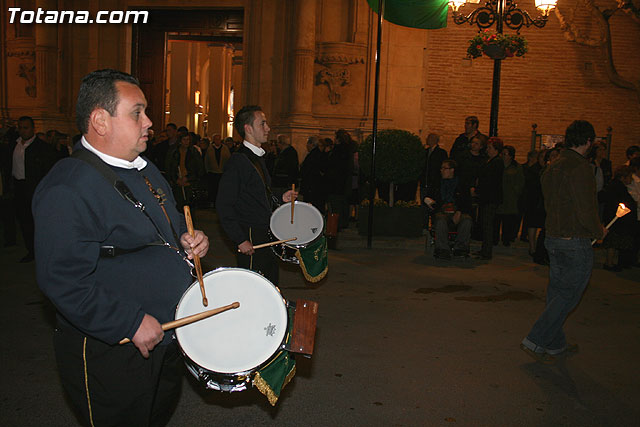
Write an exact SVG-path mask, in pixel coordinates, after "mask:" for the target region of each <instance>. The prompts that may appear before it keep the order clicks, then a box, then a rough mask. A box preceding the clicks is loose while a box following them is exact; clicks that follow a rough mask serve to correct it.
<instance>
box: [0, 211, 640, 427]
mask: <svg viewBox="0 0 640 427" xmlns="http://www.w3.org/2000/svg"><path fill="white" fill-rule="evenodd" d="M193 220H194V224H195V226H196V228H201V229H203V230H205V232H207V234H208V235H209V236H210V239H211V249H210V251H209V254H208V255H207V256H206V257H205V258H204V259H203V264H204V265H205V271H208V270H211V269H213V268H216V267H220V266H234V265H235V261H234V254H233V249H232V248H231V247H230V245H229V244H228V243H225V242H224V240H223V239H222V237H221V233H220V229H219V225H218V223H217V220H216V216H215V214H213V213H212V212H211V211H202V210H197V211H195V212H194V219H193ZM474 246H479V244H478V243H477V242H476V243H474ZM472 249H476V248H475V247H474V248H472ZM23 255H24V248H22V247H10V248H2V249H0V271H2V273H1V274H2V280H1V282H0V307H1V310H0V319H1V320H2V325H3V330H4V333H3V336H4V339H2V341H1V342H0V355H1V358H0V363H1V364H2V365H1V366H2V368H3V375H2V381H1V385H0V393H1V398H0V424H1V425H3V426H75V425H78V421H77V420H76V417H75V415H74V413H73V411H72V409H71V408H70V406H69V404H68V402H67V401H66V398H65V396H64V393H63V391H62V387H61V385H60V381H59V378H58V374H57V371H56V367H55V359H54V356H53V346H52V329H53V322H54V310H53V308H52V306H51V304H50V303H49V302H48V300H47V299H46V298H45V297H44V296H43V295H42V293H41V292H40V291H39V289H38V287H37V285H36V281H35V272H34V268H35V264H34V263H30V264H20V263H18V260H20V258H21V257H22V256H23ZM602 256H603V254H602V253H601V251H596V265H595V268H594V270H593V275H592V279H591V283H590V285H589V287H588V288H587V291H586V292H585V294H584V296H583V299H582V301H581V303H580V305H579V306H578V307H577V309H576V310H575V311H574V312H573V313H572V314H571V316H570V317H569V319H568V320H567V322H566V324H565V331H566V333H567V335H568V337H569V339H570V340H571V341H572V342H576V343H578V344H579V345H580V352H579V353H578V354H576V355H573V356H570V357H569V356H567V357H559V358H558V359H557V361H556V363H555V364H554V365H543V364H540V363H537V362H535V361H534V360H533V359H531V358H530V357H529V356H528V355H527V354H525V353H524V352H523V351H522V350H520V348H519V344H520V341H521V340H522V338H523V337H524V336H525V335H526V333H527V332H528V331H529V329H530V328H531V325H532V324H533V322H534V321H535V320H536V318H537V316H538V315H539V314H540V312H541V311H542V309H543V308H544V299H545V288H546V278H547V274H548V267H545V266H541V265H537V264H534V263H532V262H531V260H530V258H529V257H528V255H527V248H526V246H525V244H524V243H521V242H517V243H516V244H515V245H513V246H511V247H508V248H505V247H502V246H499V247H496V248H495V250H494V258H493V260H491V261H476V260H472V259H466V260H462V261H442V260H436V259H434V258H433V256H432V250H431V249H429V251H428V252H427V253H425V238H424V237H421V238H413V239H408V238H390V237H387V238H382V237H380V238H378V237H374V239H373V245H372V249H367V248H366V236H359V235H358V234H357V231H356V229H355V225H352V226H351V227H350V228H348V229H346V230H344V231H342V232H340V234H339V238H338V249H337V250H332V251H330V253H329V274H328V276H327V278H325V279H324V280H322V281H321V282H320V283H318V284H309V283H307V282H305V281H304V278H303V276H302V274H301V272H300V270H299V268H298V267H297V266H294V265H289V264H286V265H285V264H282V265H281V283H280V284H279V287H280V290H281V292H282V294H283V296H284V297H285V298H287V299H291V300H295V299H296V298H305V299H310V300H314V301H317V302H318V303H319V319H318V329H317V333H316V342H315V352H314V354H313V356H312V357H311V358H304V357H298V358H297V373H296V376H295V377H294V379H293V380H292V382H291V383H290V384H289V385H288V386H287V387H286V388H285V389H284V390H283V393H282V395H281V398H280V400H279V401H278V403H277V404H276V406H275V407H272V406H271V405H270V404H269V403H268V401H267V399H266V398H265V397H264V396H263V395H262V394H260V393H259V392H258V391H257V390H255V389H250V390H247V391H244V392H240V393H231V394H229V393H220V392H215V391H210V390H205V389H204V388H203V386H202V385H201V384H199V383H198V382H197V381H196V380H195V379H194V378H192V377H191V375H190V374H188V373H187V372H186V370H185V376H184V384H183V391H182V395H181V398H180V401H179V402H178V406H177V409H176V412H175V413H174V416H173V418H172V419H171V422H170V424H169V426H173V427H177V426H205V425H206V426H208V425H218V426H239V425H240V426H244V425H251V426H263V425H269V426H271V425H274V426H301V425H304V426H343V425H344V426H347V425H356V426H454V425H458V426H550V425H553V426H556V425H558V426H609V425H615V426H637V425H638V420H640V386H639V384H640V367H639V366H640V365H639V364H638V360H639V359H640V339H639V337H640V310H639V303H640V269H637V268H636V269H631V270H625V271H623V272H620V273H614V272H609V271H605V270H603V269H602Z"/></svg>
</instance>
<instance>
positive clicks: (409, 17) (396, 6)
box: [367, 0, 449, 30]
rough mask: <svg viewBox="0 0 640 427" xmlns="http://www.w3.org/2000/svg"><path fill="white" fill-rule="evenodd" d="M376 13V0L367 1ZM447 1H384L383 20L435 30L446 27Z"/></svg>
mask: <svg viewBox="0 0 640 427" xmlns="http://www.w3.org/2000/svg"><path fill="white" fill-rule="evenodd" d="M367 2H368V3H369V6H370V7H371V9H373V11H374V12H378V0H367ZM448 5H449V1H448V0H384V4H383V10H384V13H383V18H384V19H386V20H387V21H389V22H392V23H394V24H396V25H402V26H403V27H411V28H423V29H425V30H435V29H438V28H445V27H446V26H447V8H448Z"/></svg>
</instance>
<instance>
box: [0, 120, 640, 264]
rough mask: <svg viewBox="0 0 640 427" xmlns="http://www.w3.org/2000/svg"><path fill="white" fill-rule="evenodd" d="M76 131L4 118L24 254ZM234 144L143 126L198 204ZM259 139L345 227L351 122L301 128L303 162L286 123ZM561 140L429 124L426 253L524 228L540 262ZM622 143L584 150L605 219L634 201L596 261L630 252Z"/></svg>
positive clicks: (4, 204) (182, 190)
mask: <svg viewBox="0 0 640 427" xmlns="http://www.w3.org/2000/svg"><path fill="white" fill-rule="evenodd" d="M79 139H80V135H77V136H75V137H73V138H70V137H69V136H68V135H65V134H63V133H61V132H58V131H57V130H49V131H47V132H46V133H36V132H35V126H34V124H33V120H32V119H31V118H30V117H27V116H25V117H22V118H20V119H19V120H18V126H17V127H9V128H5V129H4V132H3V134H2V141H3V143H2V144H1V145H0V150H1V158H2V162H1V166H2V184H3V187H2V188H4V191H3V195H2V198H1V199H0V200H1V203H0V208H1V210H2V219H3V224H4V227H3V228H4V242H5V245H13V244H15V241H16V237H15V236H16V229H15V226H12V224H14V223H15V219H17V220H18V224H19V225H20V228H21V230H22V232H23V234H24V236H25V245H26V247H27V254H26V255H25V257H24V258H23V261H24V262H28V261H31V260H32V259H33V245H32V243H31V242H32V240H33V237H32V234H33V231H32V229H33V225H32V223H33V220H32V219H31V214H30V209H28V206H29V204H30V199H31V197H32V195H33V194H32V193H33V191H34V190H35V187H36V185H37V184H38V182H39V181H40V180H41V179H42V177H44V175H45V174H46V173H47V171H48V170H49V169H50V168H51V166H52V165H53V164H54V163H55V162H56V161H57V160H60V159H62V158H65V157H68V156H69V155H71V152H72V149H73V146H74V145H75V144H77V143H78V141H79ZM18 142H19V143H18ZM34 142H35V143H34ZM29 146H31V148H28V147H29ZM241 146H242V144H241V142H240V141H239V140H238V139H234V138H232V137H227V138H224V139H223V138H222V137H221V135H219V134H214V135H213V136H212V137H211V139H209V138H207V137H201V136H200V135H198V134H197V133H194V132H191V131H189V129H188V128H186V127H185V126H181V127H178V126H176V125H175V124H174V123H169V124H168V125H167V126H166V127H165V129H164V130H162V131H160V132H157V133H155V134H154V133H153V131H152V130H150V131H149V141H148V145H147V149H146V151H145V152H144V153H143V155H144V156H145V157H146V158H148V159H149V160H150V161H152V162H153V163H154V164H155V165H156V166H157V167H158V169H159V170H160V171H161V172H162V174H163V175H164V176H165V178H166V179H167V181H168V182H169V183H170V185H171V190H172V193H173V196H174V198H175V200H176V202H177V207H178V209H182V207H183V206H184V205H194V204H195V205H196V206H198V207H215V202H216V198H217V194H218V189H219V185H220V180H221V178H222V175H223V172H224V169H225V164H226V163H227V162H228V160H229V159H230V158H231V154H232V153H234V152H237V151H238V150H240V148H241ZM16 147H17V148H21V149H24V150H25V151H24V153H26V159H27V161H26V163H27V164H29V166H27V168H26V176H27V178H18V177H21V176H23V175H22V174H21V172H20V171H21V168H20V167H19V162H17V163H16V166H15V167H16V168H17V170H14V154H16V153H17V152H18V151H20V150H17V149H16ZM262 147H263V149H264V150H265V156H264V158H265V164H266V168H267V170H268V172H269V174H270V176H271V177H272V179H273V182H272V187H273V190H274V191H275V192H280V193H282V192H283V191H284V190H285V189H290V188H291V186H292V185H294V186H295V188H296V189H298V190H299V191H300V193H301V195H302V199H303V200H305V201H307V202H309V203H311V204H313V206H315V207H316V208H317V209H318V210H319V211H320V212H321V213H322V214H323V215H326V214H337V217H338V228H339V229H343V228H345V227H348V225H349V221H350V220H351V221H353V220H355V219H356V217H357V212H358V206H359V204H360V202H361V201H362V199H363V198H366V197H368V191H367V195H364V196H363V193H364V191H361V190H362V189H363V187H364V186H365V182H364V180H363V178H362V177H361V176H360V175H359V165H358V142H357V141H356V140H354V139H353V138H352V137H351V135H350V134H349V132H347V131H346V130H344V129H340V130H338V131H336V133H335V138H326V137H325V138H322V137H319V136H311V137H309V138H308V139H307V142H306V153H305V154H304V156H302V158H303V160H302V162H299V158H301V156H300V155H299V153H298V152H297V150H296V148H294V147H293V145H292V144H291V139H290V136H288V135H283V134H282V135H277V136H276V137H275V138H274V139H271V140H268V141H266V142H265V143H264V144H263V145H262ZM562 149H563V147H562V145H556V146H554V147H550V148H542V149H541V150H533V151H530V152H529V153H527V157H526V161H525V162H523V163H522V164H520V163H519V162H518V161H517V160H516V154H517V153H516V149H515V147H514V146H513V145H508V144H505V143H504V142H503V140H502V139H500V138H497V137H492V138H489V137H487V136H486V135H484V134H483V133H481V132H480V131H479V121H478V118H477V117H475V116H469V117H467V118H466V119H465V122H464V132H463V133H461V134H460V135H459V136H458V137H457V138H456V139H455V141H454V143H453V144H452V147H451V149H450V151H449V152H448V153H447V151H446V150H445V149H444V148H443V147H441V146H440V136H439V135H437V134H434V133H431V134H429V135H428V136H427V137H426V138H425V162H424V169H423V172H422V173H421V175H420V177H419V183H420V186H421V194H422V199H423V202H422V203H423V206H424V209H425V212H426V214H425V226H426V227H430V228H431V230H432V233H433V234H434V235H435V237H436V239H435V240H436V242H437V243H436V249H435V251H434V256H435V257H437V258H441V259H450V258H452V257H467V256H469V255H470V250H469V247H470V244H469V243H470V241H471V240H472V239H474V240H478V241H481V242H482V245H481V249H480V250H479V251H478V252H477V253H474V254H473V255H475V256H476V257H477V258H479V259H484V260H490V259H491V258H492V252H493V251H492V249H493V247H494V246H495V245H499V244H502V245H504V246H510V245H511V244H513V243H514V242H515V241H516V239H520V240H521V241H523V242H528V250H529V254H530V255H531V257H532V259H533V261H535V262H536V263H539V264H548V262H549V261H548V254H547V253H546V249H545V247H544V237H545V227H544V225H545V208H544V199H543V196H542V188H541V185H540V177H541V176H542V174H543V173H544V171H545V170H546V168H547V167H548V166H549V164H551V163H552V162H553V161H554V160H555V159H557V158H558V156H559V154H560V152H561V150H562ZM14 152H16V153H14ZM29 153H31V154H29ZM626 155H627V162H626V163H625V164H624V165H620V166H618V167H617V168H615V169H614V168H613V167H612V164H611V161H610V160H609V159H608V158H607V146H606V144H605V143H604V142H601V141H598V142H595V143H594V144H593V145H592V146H591V148H590V150H589V152H588V154H587V159H588V160H589V163H590V165H591V167H592V169H593V173H594V176H595V179H596V188H597V194H598V200H599V214H600V218H601V220H602V222H603V223H608V222H609V221H610V220H611V219H612V218H613V216H614V215H615V212H616V207H617V206H618V204H619V203H624V204H625V205H626V206H628V207H629V208H630V209H632V212H631V213H630V214H629V215H627V216H625V218H624V219H620V220H619V221H618V222H616V223H615V224H614V225H613V227H612V233H611V234H610V235H609V236H608V237H607V238H606V239H605V240H604V241H603V242H601V243H598V245H601V246H602V247H603V248H604V249H605V253H606V261H605V264H604V268H605V269H607V270H612V271H620V270H621V269H623V268H627V267H630V266H632V265H637V262H638V261H637V259H638V256H637V254H638V246H639V243H638V241H639V240H640V238H639V237H638V235H639V231H638V230H639V229H640V225H639V224H640V215H639V214H638V211H637V209H636V207H637V204H638V202H639V201H640V172H638V169H639V166H640V147H638V146H636V145H633V146H631V147H629V148H628V149H627V152H626ZM636 159H638V160H636ZM22 161H24V160H22ZM23 179H24V181H23ZM27 183H28V185H27ZM452 209H453V210H452ZM445 220H446V221H445ZM444 225H446V227H445V226H444ZM443 233H444V234H443ZM456 233H457V234H456ZM454 237H455V238H454ZM449 240H451V242H449Z"/></svg>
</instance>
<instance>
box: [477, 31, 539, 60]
mask: <svg viewBox="0 0 640 427" xmlns="http://www.w3.org/2000/svg"><path fill="white" fill-rule="evenodd" d="M528 50H529V48H528V47H527V40H526V39H525V38H524V37H522V36H519V35H517V34H516V35H510V34H495V33H493V32H491V31H489V30H488V29H485V30H483V31H480V32H479V33H478V34H477V35H476V36H475V37H474V38H472V39H471V40H469V47H468V48H467V56H469V57H470V58H479V57H481V56H482V55H483V54H484V55H485V56H487V57H489V58H491V59H505V58H509V57H512V56H523V55H524V54H525V53H527V51H528Z"/></svg>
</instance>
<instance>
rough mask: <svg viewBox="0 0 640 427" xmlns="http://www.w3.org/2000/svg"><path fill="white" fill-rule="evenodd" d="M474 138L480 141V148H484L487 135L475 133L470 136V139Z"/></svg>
mask: <svg viewBox="0 0 640 427" xmlns="http://www.w3.org/2000/svg"><path fill="white" fill-rule="evenodd" d="M474 139H477V140H478V141H480V148H485V147H486V146H487V136H486V135H485V134H482V133H477V134H475V135H474V136H472V137H471V141H473V140H474ZM471 141H469V142H471Z"/></svg>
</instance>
